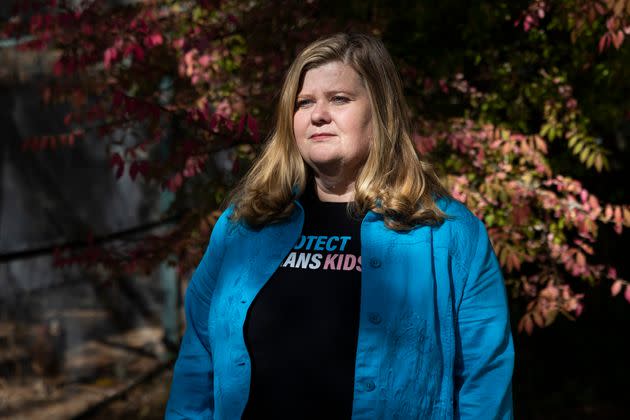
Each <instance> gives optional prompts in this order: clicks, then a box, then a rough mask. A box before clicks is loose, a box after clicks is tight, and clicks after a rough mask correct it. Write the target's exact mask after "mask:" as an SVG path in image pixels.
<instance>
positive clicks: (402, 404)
mask: <svg viewBox="0 0 630 420" xmlns="http://www.w3.org/2000/svg"><path fill="white" fill-rule="evenodd" d="M438 204H439V206H440V208H441V209H442V210H443V211H444V212H445V213H446V214H447V215H449V216H451V217H450V218H449V219H447V220H446V221H445V222H444V223H443V224H442V225H441V226H439V227H430V226H421V227H417V228H415V229H413V230H412V231H410V232H407V233H401V232H396V231H393V230H390V229H387V228H386V227H385V225H384V223H383V219H382V217H381V216H379V215H378V214H376V213H373V212H368V214H367V215H366V216H365V217H364V219H363V221H362V223H361V259H362V273H361V275H362V277H361V281H362V286H361V309H360V320H359V338H358V343H357V355H356V364H355V378H354V399H353V407H352V418H353V419H356V420H358V419H365V420H374V419H450V418H457V419H460V418H461V419H483V420H489V419H509V418H512V389H511V380H512V369H513V362H514V350H513V344H512V335H511V332H510V323H509V318H508V308H507V299H506V293H505V286H504V283H503V278H502V275H501V272H500V269H499V265H498V262H497V259H496V256H495V254H494V251H493V249H492V246H491V245H490V241H489V239H488V235H487V233H486V230H485V228H484V226H483V224H482V223H481V222H480V221H479V219H477V218H476V217H475V216H474V215H473V214H472V213H471V212H470V211H469V210H468V209H466V208H465V207H464V206H463V205H462V204H460V203H459V202H456V201H453V200H446V199H442V200H440V201H439V203H438ZM230 214H231V209H228V211H226V212H224V213H223V215H222V216H221V217H220V218H219V220H218V221H217V224H216V225H215V227H214V230H213V232H212V236H211V239H210V244H209V246H208V249H207V251H206V253H205V255H204V257H203V259H202V261H201V263H200V264H199V267H198V268H197V270H196V271H195V273H194V275H193V278H192V280H191V283H190V285H189V286H188V290H187V292H186V302H185V307H186V319H187V322H188V326H187V329H186V332H185V334H184V338H183V341H182V344H181V348H180V351H179V356H178V359H177V362H176V364H175V370H174V376H173V383H172V386H171V393H170V398H169V401H168V405H167V408H166V418H167V419H182V418H187V419H202V418H203V419H212V418H214V419H221V420H235V419H239V418H240V417H241V414H242V412H243V410H244V408H245V404H246V403H247V398H248V392H249V385H250V376H251V372H250V359H249V356H248V353H247V349H246V347H245V342H244V337H243V323H244V321H245V316H246V314H247V309H248V307H249V305H250V303H251V302H252V300H253V299H254V297H255V296H256V294H257V293H258V291H259V290H260V289H261V288H262V287H263V285H264V284H265V282H266V281H267V280H268V279H269V277H270V276H271V275H272V274H273V272H274V271H275V270H276V268H277V267H278V266H279V265H280V264H281V262H282V259H283V257H285V256H286V255H287V254H288V253H289V251H290V250H291V248H292V247H293V245H294V244H295V243H296V241H297V239H298V238H299V235H300V234H301V231H302V224H303V222H304V211H303V209H302V207H301V206H300V205H299V203H298V205H297V206H296V209H295V211H294V212H293V214H292V215H291V217H290V218H289V219H287V220H285V221H283V222H280V223H276V224H271V225H268V226H266V227H264V228H262V229H257V230H253V229H250V228H248V227H246V226H245V225H244V224H242V223H234V222H233V221H231V220H230V219H229V215H230ZM296 418H300V416H299V413H296Z"/></svg>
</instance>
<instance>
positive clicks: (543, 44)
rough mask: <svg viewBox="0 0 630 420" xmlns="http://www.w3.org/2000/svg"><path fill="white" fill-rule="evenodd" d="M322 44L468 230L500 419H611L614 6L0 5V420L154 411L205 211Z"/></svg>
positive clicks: (617, 71) (628, 4)
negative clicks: (370, 57)
mask: <svg viewBox="0 0 630 420" xmlns="http://www.w3.org/2000/svg"><path fill="white" fill-rule="evenodd" d="M338 31H358V32H366V33H371V34H373V35H375V36H378V37H380V38H381V39H382V40H383V41H384V43H385V44H386V46H387V48H388V49H389V51H390V52H391V54H392V55H393V57H394V60H395V61H396V64H397V65H398V68H399V70H400V73H401V75H402V78H403V82H404V84H405V89H406V95H407V99H408V102H409V105H410V112H411V114H412V117H413V121H414V134H415V137H414V140H415V142H416V145H417V147H418V150H419V151H420V152H421V153H422V154H424V155H426V156H427V157H428V159H429V160H430V161H431V162H432V163H433V164H434V166H435V167H436V169H437V171H438V173H439V175H440V176H441V178H442V179H443V181H444V182H445V183H446V184H447V185H448V187H449V188H450V190H451V191H452V193H453V195H454V197H455V198H457V199H459V200H461V201H463V202H465V203H466V204H467V205H468V207H469V208H470V209H471V210H473V211H474V212H475V214H476V215H477V216H478V217H479V218H481V219H482V220H483V221H484V223H485V224H486V226H487V227H488V231H489V233H490V236H491V239H492V242H493V245H494V248H495V250H496V252H497V255H498V256H499V260H500V262H501V265H502V268H503V271H504V276H505V280H506V286H507V288H508V293H509V295H510V309H511V313H512V315H511V316H512V324H513V334H514V338H515V345H516V355H517V361H516V367H515V376H514V382H513V391H514V407H515V416H516V417H517V418H524V419H530V418H531V419H547V418H554V419H558V418H561V419H563V418H566V419H582V418H583V419H617V418H627V409H626V408H625V406H626V404H624V403H625V402H626V401H625V400H624V397H625V398H627V395H625V394H627V389H628V385H629V379H628V378H629V374H630V369H629V366H630V363H629V362H628V345H627V344H626V341H627V340H626V336H627V334H628V331H629V328H628V327H629V325H630V323H629V322H630V285H629V283H628V281H627V279H628V276H629V273H628V265H627V249H628V248H626V247H627V246H628V227H629V226H630V207H629V197H628V193H627V189H626V188H625V187H626V184H627V180H628V179H629V177H628V169H627V167H626V165H625V163H626V162H627V159H628V157H629V150H628V141H629V137H630V44H629V41H628V40H627V39H626V38H627V37H629V36H630V0H555V1H554V0H549V1H491V0H477V1H464V0H459V1H455V0H444V1H442V2H435V1H432V2H429V1H420V0H419V1H384V0H362V1H353V0H349V1H346V2H339V1H330V0H308V1H295V0H277V1H259V0H249V1H245V0H224V1H222V0H206V1H203V0H198V1H192V0H191V1H183V0H179V1H176V0H146V1H133V0H127V1H123V0H118V1H114V0H109V1H108V0H102V1H94V0H93V1H80V0H67V1H63V0H29V1H19V0H6V1H3V2H1V4H0V138H1V139H2V141H1V142H0V418H12V419H39V418H42V419H44V418H45V419H53V418H54V419H79V418H81V419H98V418H162V417H163V411H164V407H165V403H166V399H167V397H168V388H169V386H170V378H171V370H172V364H173V360H174V357H176V354H177V348H178V344H179V339H180V337H181V334H182V332H183V328H184V322H183V314H182V300H183V297H182V296H183V292H184V290H185V288H186V284H187V281H188V278H189V276H190V274H191V271H192V270H193V269H194V267H195V266H196V264H197V263H198V262H199V260H200V259H201V256H202V254H203V251H204V250H205V247H206V246H207V243H208V239H209V235H210V232H211V230H212V226H213V224H214V222H215V220H216V219H217V217H218V215H219V214H220V210H221V204H222V203H223V200H224V198H225V197H226V194H227V193H228V192H229V191H230V188H231V187H232V186H233V185H234V184H235V182H236V181H238V179H239V177H240V176H241V175H242V174H243V173H244V172H245V171H246V170H247V168H248V167H249V164H250V162H251V160H252V159H253V158H254V157H255V156H256V154H257V153H258V151H259V150H260V147H261V144H262V143H263V142H264V139H265V138H266V136H267V135H268V132H269V129H270V127H271V125H272V121H273V115H274V106H275V103H276V99H277V97H276V95H277V92H278V90H279V87H280V85H281V83H282V78H283V76H284V73H285V71H286V69H287V67H288V65H289V63H290V62H291V60H292V59H293V58H294V57H295V55H296V53H297V52H298V51H299V50H300V49H301V48H302V47H304V46H305V45H306V44H308V43H309V42H311V41H313V40H315V39H317V38H318V37H320V36H323V35H328V34H331V33H334V32H338ZM624 414H625V415H624Z"/></svg>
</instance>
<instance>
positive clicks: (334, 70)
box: [293, 61, 372, 176]
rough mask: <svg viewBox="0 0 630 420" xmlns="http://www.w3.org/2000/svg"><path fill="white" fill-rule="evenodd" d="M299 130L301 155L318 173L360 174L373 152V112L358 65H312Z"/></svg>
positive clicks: (301, 95) (298, 113) (299, 108)
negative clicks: (370, 146)
mask: <svg viewBox="0 0 630 420" xmlns="http://www.w3.org/2000/svg"><path fill="white" fill-rule="evenodd" d="M295 109H296V110H295V114H294V115H293V130H294V134H295V139H296V141H297V146H298V149H299V150H300V154H301V155H302V158H303V159H304V161H306V163H307V164H308V165H309V166H310V167H311V168H313V169H314V170H315V171H316V172H318V173H320V174H321V173H325V174H351V176H356V174H357V173H358V171H359V169H360V167H361V166H362V165H363V163H364V162H365V159H366V157H367V155H368V150H369V145H370V139H371V137H372V121H371V120H372V112H371V107H370V101H369V98H368V92H367V90H366V88H365V86H364V85H363V83H362V82H361V78H360V76H359V75H358V74H357V73H356V72H355V71H354V69H353V68H352V67H350V66H348V65H346V64H343V63H341V62H339V61H333V62H330V63H326V64H323V65H321V66H319V67H316V68H313V69H311V70H308V71H307V72H306V74H305V75H304V82H303V83H302V89H301V90H300V91H299V92H298V95H297V100H296V108H295Z"/></svg>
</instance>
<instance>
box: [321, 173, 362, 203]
mask: <svg viewBox="0 0 630 420" xmlns="http://www.w3.org/2000/svg"><path fill="white" fill-rule="evenodd" d="M315 190H316V191H317V196H318V197H319V199H320V200H321V201H329V202H335V203H347V202H350V201H354V180H351V181H350V180H346V179H340V178H335V177H328V176H322V175H319V176H315Z"/></svg>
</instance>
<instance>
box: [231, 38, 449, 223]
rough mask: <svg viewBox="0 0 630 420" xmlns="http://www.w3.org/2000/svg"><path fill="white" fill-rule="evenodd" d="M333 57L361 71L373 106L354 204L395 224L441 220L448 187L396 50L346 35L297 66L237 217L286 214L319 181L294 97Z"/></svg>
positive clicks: (242, 187)
mask: <svg viewBox="0 0 630 420" xmlns="http://www.w3.org/2000/svg"><path fill="white" fill-rule="evenodd" d="M332 61H340V62H342V63H344V64H346V65H349V66H350V67H352V68H353V69H354V70H355V71H356V72H357V74H359V76H360V77H361V80H362V82H363V83H364V84H365V87H366V89H367V91H368V95H369V100H370V105H371V110H372V124H373V127H372V132H373V139H372V144H371V145H370V150H369V152H368V156H367V159H366V161H365V164H364V165H363V167H362V168H361V170H360V171H359V173H358V174H357V178H356V180H355V196H354V203H352V204H351V208H350V210H351V211H352V212H353V213H354V214H356V215H357V216H363V215H365V213H367V212H368V211H369V210H372V211H374V212H375V213H379V214H381V215H382V216H383V218H384V222H385V225H386V226H387V227H388V228H390V229H394V230H408V229H411V228H413V227H414V226H415V225H419V224H431V225H434V224H439V223H441V222H442V221H443V219H444V217H445V215H444V213H442V212H441V211H440V209H439V208H438V207H437V206H436V204H435V199H437V198H439V197H444V196H448V192H447V191H446V189H445V188H444V187H443V186H442V184H441V183H440V181H439V179H438V177H437V176H436V174H435V172H434V171H433V169H432V167H431V166H430V165H429V164H428V163H427V162H425V161H424V160H423V159H422V158H421V157H420V156H419V154H418V152H417V150H416V148H415V147H414V143H413V140H412V137H411V122H410V118H409V111H408V109H407V104H406V102H405V98H404V94H403V86H402V82H401V80H400V77H399V75H398V72H397V71H396V67H395V66H394V63H393V61H392V59H391V57H390V55H389V53H388V52H387V50H386V49H385V46H384V45H383V43H382V42H381V41H380V40H378V39H376V38H374V37H372V36H369V35H363V34H344V33H342V34H336V35H332V36H330V37H327V38H323V39H320V40H318V41H315V42H313V43H312V44H310V45H309V46H307V47H306V48H304V50H302V52H301V53H300V54H299V55H298V56H297V58H296V59H295V61H293V63H292V64H291V67H290V68H289V70H288V72H287V74H286V77H285V80H284V84H283V86H282V90H281V92H280V98H279V103H278V108H277V115H276V122H275V128H274V129H273V131H272V132H271V134H270V137H269V140H268V142H267V143H266V145H265V147H264V149H263V150H262V153H261V155H260V156H259V157H258V159H257V160H256V161H255V162H254V164H253V165H252V167H251V168H250V170H249V171H248V172H247V174H246V175H245V176H244V177H243V179H242V180H241V182H240V183H239V185H238V186H237V187H236V188H235V190H234V191H233V192H232V194H231V196H230V198H229V202H231V203H233V204H234V213H233V216H232V217H233V219H234V220H241V219H242V220H244V221H245V222H246V223H248V224H249V225H251V226H262V225H265V224H268V223H274V222H276V221H279V220H281V219H284V218H286V217H288V216H289V215H290V214H291V212H292V211H293V209H294V206H295V203H294V199H295V198H297V197H299V196H300V195H301V194H302V193H303V192H304V190H305V188H306V186H307V183H308V182H310V181H312V180H311V178H312V173H311V172H312V171H311V169H310V168H309V167H308V165H307V164H306V163H305V162H304V160H303V159H302V156H301V155H300V152H299V150H298V148H297V144H296V140H295V136H294V131H293V114H294V112H295V101H296V98H297V94H298V93H299V89H300V87H301V83H302V80H303V78H304V75H305V74H306V72H307V71H308V70H310V69H312V68H315V67H318V66H321V65H323V64H326V63H329V62H332Z"/></svg>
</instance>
